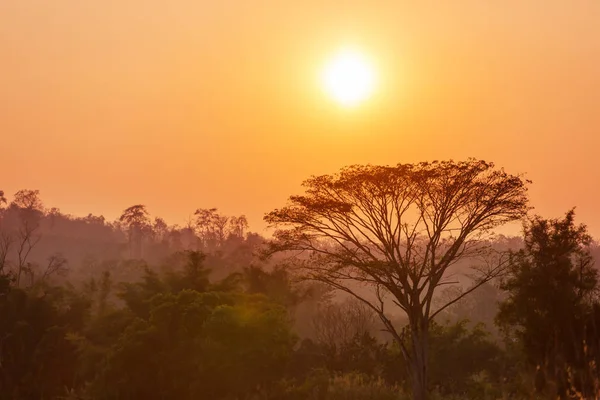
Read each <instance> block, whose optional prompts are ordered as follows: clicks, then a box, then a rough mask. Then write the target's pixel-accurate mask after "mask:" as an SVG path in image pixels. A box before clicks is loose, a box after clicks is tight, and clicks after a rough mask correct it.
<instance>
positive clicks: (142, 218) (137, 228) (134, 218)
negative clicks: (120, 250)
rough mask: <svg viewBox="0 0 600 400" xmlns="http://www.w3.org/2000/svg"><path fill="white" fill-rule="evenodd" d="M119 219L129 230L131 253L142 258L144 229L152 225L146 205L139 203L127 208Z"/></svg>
mask: <svg viewBox="0 0 600 400" xmlns="http://www.w3.org/2000/svg"><path fill="white" fill-rule="evenodd" d="M119 221H120V222H122V223H124V224H125V226H126V227H127V230H128V236H129V250H130V255H131V256H132V257H133V258H141V257H142V240H143V237H144V231H146V230H148V228H149V226H150V217H149V214H148V211H147V210H146V206H145V205H142V204H137V205H135V206H131V207H129V208H127V209H126V210H125V211H123V214H121V217H119Z"/></svg>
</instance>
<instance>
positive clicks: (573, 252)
mask: <svg viewBox="0 0 600 400" xmlns="http://www.w3.org/2000/svg"><path fill="white" fill-rule="evenodd" d="M591 243H592V239H591V237H590V236H589V235H588V233H587V229H586V227H585V226H584V225H579V226H577V225H575V213H574V211H573V210H571V211H569V212H568V213H567V214H566V216H565V217H564V218H563V219H560V220H559V219H542V218H540V217H535V218H533V219H532V220H531V221H529V223H528V225H527V226H526V227H525V248H524V249H523V250H521V251H519V252H517V253H515V254H513V256H512V260H511V261H512V262H511V267H510V275H509V277H508V278H507V279H506V280H505V281H504V282H503V284H502V288H503V289H504V290H506V291H507V292H508V299H506V301H504V302H503V303H502V304H501V307H500V312H499V314H498V317H497V319H498V322H499V323H500V324H501V325H502V326H504V328H505V329H507V330H509V331H510V332H509V333H512V334H514V336H515V337H516V338H517V339H518V340H520V341H521V342H522V343H523V348H524V349H525V353H526V355H527V357H528V359H529V362H530V363H531V364H533V365H534V366H536V365H537V366H538V374H541V375H543V376H542V377H541V378H540V379H538V381H539V382H546V381H547V380H548V379H549V380H551V381H553V382H555V383H558V390H559V392H562V393H560V394H561V395H565V391H566V389H567V387H566V386H567V383H566V379H567V378H566V376H565V374H566V372H567V366H577V365H579V366H582V365H584V364H586V362H587V360H585V359H584V358H585V357H584V355H585V354H584V352H585V351H584V343H583V342H584V340H585V339H586V338H585V337H583V336H582V335H581V333H583V331H584V330H585V329H584V328H583V327H582V326H581V325H582V324H585V319H586V318H587V317H586V316H588V315H591V314H592V311H591V309H592V301H593V297H592V296H593V295H594V293H595V292H596V291H597V288H598V271H597V270H596V269H595V268H594V266H593V264H594V263H593V259H592V257H591V255H590V245H591ZM588 342H589V345H590V346H592V345H594V346H596V343H593V342H595V340H589V341H588ZM590 350H591V348H590ZM544 386H545V385H544V384H541V383H540V385H539V387H538V390H543V389H544ZM561 387H562V388H561Z"/></svg>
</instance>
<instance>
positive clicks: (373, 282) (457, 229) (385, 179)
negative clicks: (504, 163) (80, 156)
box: [265, 160, 528, 400]
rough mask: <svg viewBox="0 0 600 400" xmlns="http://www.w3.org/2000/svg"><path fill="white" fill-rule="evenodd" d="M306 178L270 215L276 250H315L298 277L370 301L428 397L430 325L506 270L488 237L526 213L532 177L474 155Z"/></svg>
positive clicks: (417, 392)
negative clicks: (456, 274) (462, 268)
mask: <svg viewBox="0 0 600 400" xmlns="http://www.w3.org/2000/svg"><path fill="white" fill-rule="evenodd" d="M303 186H304V187H305V188H306V193H305V195H302V196H292V197H290V200H289V205H287V206H286V207H284V208H282V209H278V210H275V211H273V212H271V213H269V214H267V215H266V216H265V220H266V221H267V222H268V223H269V224H271V226H275V227H276V228H277V230H276V232H275V240H274V242H273V243H272V247H271V252H275V251H295V252H298V253H302V252H305V253H308V254H310V257H308V259H307V258H304V259H299V261H298V267H299V271H300V273H301V276H303V277H304V278H306V279H313V280H317V281H321V282H324V283H326V284H328V285H330V286H332V287H334V288H337V289H339V290H342V291H345V292H347V293H349V294H351V295H352V296H354V297H356V298H357V299H359V300H361V301H363V302H364V303H365V304H367V305H368V306H369V307H370V308H371V309H373V311H375V312H376V313H377V315H378V316H379V318H380V319H381V321H382V322H383V324H384V326H385V328H386V329H387V330H388V331H389V332H390V333H391V334H392V336H393V337H394V338H395V340H396V341H397V342H398V344H399V345H400V346H401V348H402V353H403V355H404V357H405V358H406V360H407V361H408V362H407V364H408V365H409V366H410V372H411V376H412V386H413V396H414V398H415V399H417V400H423V399H426V398H427V358H428V357H427V348H428V337H429V326H430V323H431V321H432V319H433V318H434V317H435V316H436V315H437V314H438V313H439V312H440V311H442V310H443V309H445V308H446V307H448V306H449V305H451V304H453V303H455V302H456V301H458V300H459V299H461V298H462V297H464V296H465V295H467V294H469V293H470V292H472V291H473V290H475V289H476V288H477V287H479V286H480V285H482V284H484V283H485V282H488V281H489V280H491V279H493V278H494V277H496V276H498V274H499V273H501V272H502V271H503V269H504V268H505V266H506V263H505V260H504V259H503V258H502V257H491V255H492V253H491V252H490V247H489V246H488V245H487V241H486V239H488V238H489V237H490V235H491V230H492V229H493V228H495V227H497V226H499V225H502V224H504V223H506V222H509V221H514V220H519V219H521V218H522V217H523V216H524V215H525V214H526V212H527V210H528V207H527V196H526V182H524V181H523V180H522V179H521V177H519V176H514V175H509V174H507V173H505V172H504V171H503V170H497V169H495V168H494V165H493V164H491V163H487V162H485V161H477V160H468V161H465V162H454V161H444V162H433V163H420V164H399V165H397V166H395V167H388V166H370V165H368V166H351V167H347V168H344V169H342V170H341V172H340V173H339V174H336V175H323V176H317V177H312V178H310V179H308V180H307V181H305V182H304V184H303ZM467 257H481V259H482V260H484V261H486V262H485V263H482V265H480V266H479V268H477V274H476V276H474V278H475V279H474V280H473V285H472V286H471V287H469V288H467V289H466V290H463V291H462V292H461V293H459V294H458V295H457V296H456V297H455V298H453V299H450V300H448V301H447V302H446V304H443V305H441V306H440V307H439V308H438V309H433V308H432V301H433V297H434V293H435V290H436V288H438V287H439V286H441V285H444V284H447V283H448V279H447V278H448V269H449V268H450V267H451V266H453V265H454V264H456V262H457V261H459V260H460V259H462V258H467ZM365 286H366V287H369V288H370V289H371V290H370V291H369V292H368V293H365V291H364V290H363V289H362V288H364V287H365ZM388 299H389V300H390V301H388ZM390 305H395V306H397V307H399V308H400V309H401V310H402V311H403V312H404V313H406V315H407V317H408V321H409V324H408V327H409V329H408V332H409V334H410V339H411V342H410V343H411V345H410V346H405V340H404V338H403V335H402V331H401V330H399V329H398V328H397V327H395V326H394V325H393V324H392V322H391V315H390V313H389V306H390Z"/></svg>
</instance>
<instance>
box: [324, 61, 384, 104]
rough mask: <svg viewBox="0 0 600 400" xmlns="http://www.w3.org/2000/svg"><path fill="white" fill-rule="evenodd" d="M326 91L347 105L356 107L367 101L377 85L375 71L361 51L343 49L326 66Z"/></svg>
mask: <svg viewBox="0 0 600 400" xmlns="http://www.w3.org/2000/svg"><path fill="white" fill-rule="evenodd" d="M322 78H323V85H324V89H325V91H326V92H327V93H328V94H329V95H330V96H331V97H332V98H333V99H334V100H335V101H337V102H338V103H340V104H341V105H342V106H345V107H354V106H357V105H358V104H360V103H362V102H363V101H365V100H366V99H367V98H369V96H370V95H371V94H372V92H373V89H374V87H375V71H374V70H373V67H372V66H371V64H370V63H369V62H368V59H367V58H366V57H365V56H364V55H362V54H361V53H360V52H358V51H355V50H351V49H343V50H341V51H339V52H338V53H337V54H336V55H335V56H334V57H333V58H332V59H331V60H330V61H329V63H328V64H327V65H326V66H325V69H324V71H323V76H322Z"/></svg>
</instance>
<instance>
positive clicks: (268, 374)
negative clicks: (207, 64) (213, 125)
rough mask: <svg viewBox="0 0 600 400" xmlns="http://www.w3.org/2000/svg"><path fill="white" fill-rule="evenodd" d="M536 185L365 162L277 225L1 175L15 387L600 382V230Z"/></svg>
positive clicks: (109, 393)
mask: <svg viewBox="0 0 600 400" xmlns="http://www.w3.org/2000/svg"><path fill="white" fill-rule="evenodd" d="M531 184H532V183H531V182H529V181H528V180H526V179H525V178H524V177H523V176H520V175H511V174H509V173H507V172H505V171H504V170H503V169H501V168H498V167H496V166H495V165H494V164H493V163H489V162H485V161H479V160H474V159H469V160H466V161H439V162H437V161H436V162H423V163H416V164H398V165H396V166H372V165H354V166H349V167H346V168H343V169H341V170H340V171H339V172H338V173H336V174H332V175H321V176H313V177H310V178H308V179H307V180H306V181H305V182H304V183H303V190H304V192H303V193H302V194H300V195H291V196H290V197H289V200H288V202H287V203H286V204H282V206H281V208H278V209H275V210H271V211H270V212H267V213H266V214H265V217H264V219H265V221H266V222H267V223H268V224H269V227H270V231H269V232H254V231H252V230H251V227H250V226H249V225H248V222H247V219H246V217H245V216H244V215H239V216H231V215H224V214H222V213H221V212H220V211H219V209H218V208H198V209H197V210H185V212H189V211H192V212H193V218H190V220H189V221H188V223H187V224H186V225H185V226H178V225H169V224H168V223H167V222H166V221H165V220H164V219H162V218H160V217H159V216H153V215H151V210H149V209H148V208H147V207H146V206H145V205H143V204H137V205H132V206H130V207H128V208H126V206H124V207H123V208H124V211H123V213H122V215H121V216H120V217H119V218H118V219H116V220H114V221H110V220H107V219H105V218H104V217H103V216H97V215H92V214H89V215H87V216H73V215H69V214H65V213H63V212H61V211H60V209H58V208H56V207H53V206H54V205H47V204H45V203H44V201H43V194H42V193H40V192H39V191H38V190H34V189H23V190H19V191H18V192H16V193H14V194H13V193H11V194H9V193H4V192H3V191H0V400H4V399H7V400H8V399H32V400H38V399H39V400H42V399H44V400H48V399H69V400H75V399H81V400H83V399H90V400H91V399H98V400H109V399H122V400H130V399H149V400H150V399H157V400H158V399H181V400H187V399H189V400H192V399H212V400H278V399H281V400H366V399H372V400H404V399H414V400H426V399H431V400H436V399H439V400H442V399H443V400H450V399H482V400H484V399H556V398H561V399H593V398H598V396H599V395H600V381H599V379H600V372H599V371H598V364H599V363H600V335H599V332H600V331H599V330H600V297H599V293H600V292H599V288H600V286H599V283H598V269H597V265H596V264H595V260H597V259H599V258H600V246H599V245H598V243H597V242H596V241H595V240H594V239H593V238H592V237H591V235H590V234H589V233H588V231H587V228H586V226H585V224H584V223H583V222H582V221H578V220H577V218H576V209H575V208H573V209H571V210H565V212H564V214H563V215H558V216H542V215H537V214H536V213H535V209H534V208H533V206H535V205H533V204H530V203H529V199H528V194H527V188H528V187H529V186H530V185H531ZM0 189H1V187H0ZM240 201H242V200H240ZM211 206H212V205H211ZM266 211H269V210H266ZM511 222H517V223H520V224H521V225H522V232H521V234H520V235H515V236H505V235H499V234H496V233H494V232H495V230H496V228H499V227H501V226H503V225H505V224H507V223H511Z"/></svg>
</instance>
